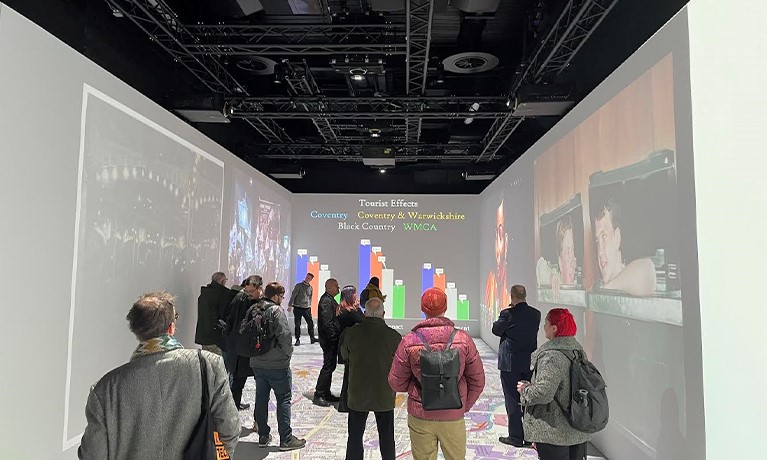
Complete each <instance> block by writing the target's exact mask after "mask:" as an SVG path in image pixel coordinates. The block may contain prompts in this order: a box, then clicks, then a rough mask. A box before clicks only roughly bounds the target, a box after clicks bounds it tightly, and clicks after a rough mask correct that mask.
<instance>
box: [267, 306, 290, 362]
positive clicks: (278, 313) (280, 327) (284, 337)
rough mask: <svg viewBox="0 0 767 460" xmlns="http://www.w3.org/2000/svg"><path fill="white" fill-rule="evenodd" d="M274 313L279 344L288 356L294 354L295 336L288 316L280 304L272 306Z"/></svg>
mask: <svg viewBox="0 0 767 460" xmlns="http://www.w3.org/2000/svg"><path fill="white" fill-rule="evenodd" d="M271 308H272V312H273V313H272V314H273V315H275V317H276V320H277V334H276V335H277V346H279V347H280V349H282V351H284V352H285V354H287V355H288V356H293V341H292V340H291V338H292V337H293V336H292V335H291V334H290V326H288V316H287V315H286V314H285V312H284V311H282V308H280V307H279V306H272V307H271Z"/></svg>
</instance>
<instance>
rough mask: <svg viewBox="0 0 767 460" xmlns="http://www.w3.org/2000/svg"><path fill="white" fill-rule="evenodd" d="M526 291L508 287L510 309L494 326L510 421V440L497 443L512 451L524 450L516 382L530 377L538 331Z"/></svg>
mask: <svg viewBox="0 0 767 460" xmlns="http://www.w3.org/2000/svg"><path fill="white" fill-rule="evenodd" d="M526 298H527V291H526V290H525V287H524V286H522V285H519V284H517V285H514V286H512V287H511V305H509V307H508V308H506V309H504V310H501V313H500V315H498V320H497V321H496V322H494V323H493V334H495V335H497V336H498V337H500V338H501V343H500V345H499V347H498V369H499V370H500V371H501V386H502V387H503V397H504V399H505V402H506V415H507V416H508V420H509V422H508V423H509V436H501V437H500V438H498V440H499V441H500V442H502V443H504V444H510V445H512V446H515V447H527V446H529V445H530V444H529V443H525V435H524V432H523V430H522V408H521V406H520V405H519V392H518V391H517V382H519V381H523V380H525V381H527V380H530V378H531V377H532V372H531V371H530V355H531V354H532V353H533V352H534V351H535V349H536V348H538V328H539V327H540V324H541V312H540V311H538V310H537V309H535V308H533V307H531V306H530V305H528V304H527V302H526V301H525V299H526Z"/></svg>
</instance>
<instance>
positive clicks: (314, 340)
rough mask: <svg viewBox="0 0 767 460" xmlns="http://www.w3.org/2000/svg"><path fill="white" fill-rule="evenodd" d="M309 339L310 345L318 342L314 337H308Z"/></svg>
mask: <svg viewBox="0 0 767 460" xmlns="http://www.w3.org/2000/svg"><path fill="white" fill-rule="evenodd" d="M309 341H310V342H311V344H312V345H314V344H315V343H317V342H319V340H317V339H315V338H314V337H312V338H310V339H309Z"/></svg>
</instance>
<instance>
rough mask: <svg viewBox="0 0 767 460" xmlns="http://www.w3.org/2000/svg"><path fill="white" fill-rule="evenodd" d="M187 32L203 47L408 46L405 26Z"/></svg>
mask: <svg viewBox="0 0 767 460" xmlns="http://www.w3.org/2000/svg"><path fill="white" fill-rule="evenodd" d="M187 29H188V30H189V31H190V32H191V33H193V34H195V35H196V36H198V37H200V39H201V41H202V42H201V43H200V45H201V46H205V45H206V44H207V45H215V46H220V45H226V44H233V45H242V46H248V45H257V44H261V43H264V42H267V43H279V44H285V45H302V44H317V43H318V42H319V43H323V44H337V45H341V44H347V43H355V42H359V43H365V44H367V45H392V44H402V45H404V44H405V24H402V23H386V24H264V25H226V24H199V25H189V26H187Z"/></svg>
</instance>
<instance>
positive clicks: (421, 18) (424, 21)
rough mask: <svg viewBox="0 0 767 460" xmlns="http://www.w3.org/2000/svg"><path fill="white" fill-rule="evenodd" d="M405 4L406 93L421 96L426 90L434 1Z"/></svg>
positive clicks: (422, 0)
mask: <svg viewBox="0 0 767 460" xmlns="http://www.w3.org/2000/svg"><path fill="white" fill-rule="evenodd" d="M405 4H406V9H407V11H406V15H407V63H406V64H407V65H406V71H405V73H406V77H405V78H406V85H407V88H406V92H407V94H408V96H413V95H415V96H420V95H421V94H423V92H424V89H425V88H426V69H427V66H428V64H429V47H430V46H431V26H432V18H433V16H434V0H406V2H405Z"/></svg>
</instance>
